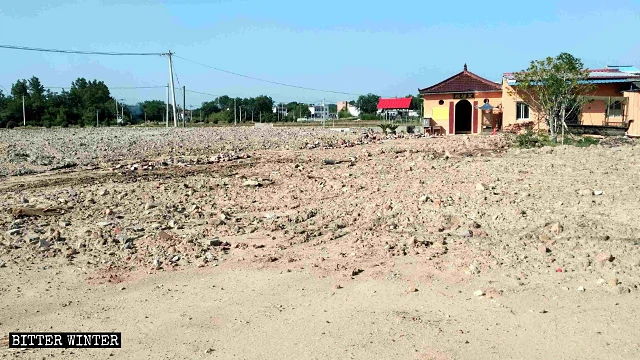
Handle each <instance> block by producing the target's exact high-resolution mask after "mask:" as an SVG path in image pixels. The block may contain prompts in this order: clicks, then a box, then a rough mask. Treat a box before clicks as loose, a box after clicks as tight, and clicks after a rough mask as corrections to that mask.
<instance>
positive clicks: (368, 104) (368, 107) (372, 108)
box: [356, 93, 380, 114]
mask: <svg viewBox="0 0 640 360" xmlns="http://www.w3.org/2000/svg"><path fill="white" fill-rule="evenodd" d="M379 100H380V96H378V95H375V94H371V93H369V94H367V95H360V96H359V97H358V100H357V101H356V106H357V107H358V108H359V109H360V111H361V112H363V113H365V114H374V113H375V112H376V111H377V110H378V101H379Z"/></svg>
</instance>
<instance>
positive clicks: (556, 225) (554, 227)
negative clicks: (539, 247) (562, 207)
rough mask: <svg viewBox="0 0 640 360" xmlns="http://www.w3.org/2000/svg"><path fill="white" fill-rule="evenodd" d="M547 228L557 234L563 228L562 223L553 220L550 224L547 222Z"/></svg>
mask: <svg viewBox="0 0 640 360" xmlns="http://www.w3.org/2000/svg"><path fill="white" fill-rule="evenodd" d="M547 229H549V231H551V232H552V233H554V234H556V235H558V234H560V233H561V232H562V230H563V228H562V225H560V223H559V222H554V223H552V224H549V225H548V226H547Z"/></svg>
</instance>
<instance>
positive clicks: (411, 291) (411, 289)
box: [409, 287, 418, 293]
mask: <svg viewBox="0 0 640 360" xmlns="http://www.w3.org/2000/svg"><path fill="white" fill-rule="evenodd" d="M409 292H410V293H414V292H418V288H416V287H412V288H410V289H409Z"/></svg>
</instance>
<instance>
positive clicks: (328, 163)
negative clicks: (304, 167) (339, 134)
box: [322, 159, 336, 165]
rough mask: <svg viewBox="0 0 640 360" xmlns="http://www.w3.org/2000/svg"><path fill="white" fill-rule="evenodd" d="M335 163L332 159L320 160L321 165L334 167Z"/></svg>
mask: <svg viewBox="0 0 640 360" xmlns="http://www.w3.org/2000/svg"><path fill="white" fill-rule="evenodd" d="M335 164H336V161H335V160H333V159H322V165H335Z"/></svg>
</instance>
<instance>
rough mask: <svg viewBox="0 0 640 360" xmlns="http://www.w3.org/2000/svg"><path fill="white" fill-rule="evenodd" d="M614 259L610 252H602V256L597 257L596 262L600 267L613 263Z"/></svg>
mask: <svg viewBox="0 0 640 360" xmlns="http://www.w3.org/2000/svg"><path fill="white" fill-rule="evenodd" d="M613 259H614V258H613V255H611V253H610V252H601V253H600V254H598V255H596V261H597V262H598V264H600V265H604V264H605V263H607V262H611V261H613Z"/></svg>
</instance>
